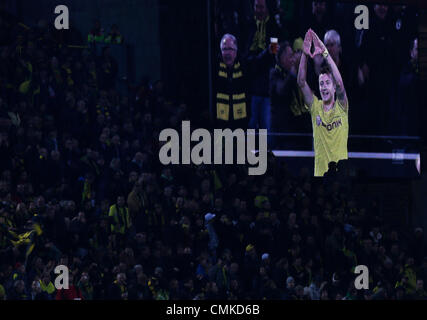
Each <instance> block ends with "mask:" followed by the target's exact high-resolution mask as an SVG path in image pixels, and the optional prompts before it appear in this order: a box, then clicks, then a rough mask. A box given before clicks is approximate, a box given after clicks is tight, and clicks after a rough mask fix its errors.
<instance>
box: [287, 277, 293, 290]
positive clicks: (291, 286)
mask: <svg viewBox="0 0 427 320" xmlns="http://www.w3.org/2000/svg"><path fill="white" fill-rule="evenodd" d="M294 287H295V279H294V278H293V277H288V278H287V279H286V288H288V289H292V288H294Z"/></svg>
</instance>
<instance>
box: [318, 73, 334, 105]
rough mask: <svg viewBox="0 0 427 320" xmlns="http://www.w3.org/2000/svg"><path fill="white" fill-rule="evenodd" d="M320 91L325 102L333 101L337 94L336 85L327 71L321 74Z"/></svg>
mask: <svg viewBox="0 0 427 320" xmlns="http://www.w3.org/2000/svg"><path fill="white" fill-rule="evenodd" d="M319 91H320V95H321V97H322V100H323V101H324V102H331V101H332V100H333V99H334V95H335V85H334V82H333V81H332V78H331V76H330V75H329V74H327V73H322V74H320V75H319Z"/></svg>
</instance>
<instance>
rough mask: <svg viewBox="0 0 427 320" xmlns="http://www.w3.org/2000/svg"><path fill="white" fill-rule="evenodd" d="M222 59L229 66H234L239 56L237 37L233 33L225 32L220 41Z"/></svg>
mask: <svg viewBox="0 0 427 320" xmlns="http://www.w3.org/2000/svg"><path fill="white" fill-rule="evenodd" d="M220 48H221V54H222V59H223V61H224V63H225V64H226V65H227V66H232V65H233V64H234V61H235V60H236V56H237V39H236V37H235V36H233V35H232V34H229V33H227V34H225V35H224V36H223V37H222V39H221V43H220Z"/></svg>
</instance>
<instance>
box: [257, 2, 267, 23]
mask: <svg viewBox="0 0 427 320" xmlns="http://www.w3.org/2000/svg"><path fill="white" fill-rule="evenodd" d="M254 12H255V17H256V19H257V20H264V19H265V18H266V17H267V16H268V14H269V12H268V6H267V0H255V1H254Z"/></svg>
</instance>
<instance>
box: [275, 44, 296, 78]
mask: <svg viewBox="0 0 427 320" xmlns="http://www.w3.org/2000/svg"><path fill="white" fill-rule="evenodd" d="M277 60H278V62H279V64H280V66H281V67H282V68H283V69H285V70H286V71H288V72H289V70H291V68H292V66H293V65H295V57H294V52H293V50H292V47H291V45H290V44H289V42H287V41H286V42H283V43H281V44H280V49H279V51H278V53H277Z"/></svg>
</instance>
